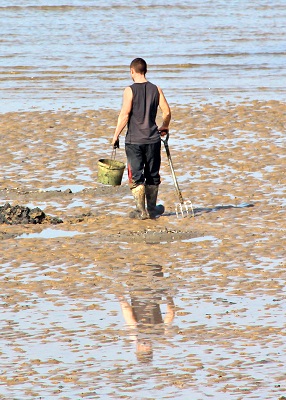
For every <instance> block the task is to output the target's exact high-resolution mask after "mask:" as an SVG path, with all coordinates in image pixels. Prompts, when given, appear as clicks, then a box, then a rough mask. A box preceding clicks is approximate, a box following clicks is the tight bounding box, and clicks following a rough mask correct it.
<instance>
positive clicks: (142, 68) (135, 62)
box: [130, 58, 147, 75]
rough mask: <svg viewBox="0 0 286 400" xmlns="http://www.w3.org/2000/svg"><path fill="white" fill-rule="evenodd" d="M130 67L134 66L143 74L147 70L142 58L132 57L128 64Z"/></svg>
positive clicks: (136, 70)
mask: <svg viewBox="0 0 286 400" xmlns="http://www.w3.org/2000/svg"><path fill="white" fill-rule="evenodd" d="M130 68H134V70H135V72H137V73H138V74H142V75H145V74H146V72H147V63H146V61H145V60H143V58H134V60H133V61H132V62H131V64H130Z"/></svg>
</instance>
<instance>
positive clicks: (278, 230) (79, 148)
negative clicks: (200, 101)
mask: <svg viewBox="0 0 286 400" xmlns="http://www.w3.org/2000/svg"><path fill="white" fill-rule="evenodd" d="M116 118H117V112H116V111H112V110H99V111H87V112H84V113H76V112H70V113H69V112H65V111H63V112H23V113H21V112H20V113H7V114H3V115H1V120H0V131H1V154H0V162H1V177H0V199H1V203H0V205H1V206H2V205H4V204H5V203H6V202H9V203H10V204H11V205H16V204H19V205H23V206H33V207H37V206H38V207H40V208H41V209H43V210H44V212H45V213H46V214H48V215H51V216H54V217H57V218H60V219H62V220H63V223H62V224H60V225H56V226H52V225H51V224H49V223H45V224H40V225H13V226H10V225H1V226H0V251H1V263H2V269H1V286H2V290H1V292H2V301H1V303H2V318H1V319H2V336H3V339H2V340H3V347H2V350H1V351H2V354H1V358H2V367H3V368H2V385H5V387H6V391H5V392H4V397H2V398H4V399H9V398H11V397H9V393H10V395H13V398H17V399H22V400H23V399H24V398H25V399H26V398H27V399H29V398H48V396H54V397H53V398H60V399H70V398H91V399H95V398H116V399H117V398H126V399H129V398H130V399H132V398H134V393H137V395H138V393H141V397H140V398H149V397H147V394H146V393H147V392H145V394H144V390H146V391H147V389H148V390H149V392H148V393H149V394H150V395H151V396H153V397H154V396H155V397H156V396H157V398H158V393H160V390H161V391H162V392H161V393H163V395H165V397H161V398H176V399H180V398H186V397H180V396H184V395H186V393H190V392H191V391H192V392H193V393H194V398H205V397H200V396H206V395H207V394H210V396H213V398H216V399H224V398H229V397H230V396H233V398H235V399H250V398H251V399H262V398H268V399H270V398H272V399H278V398H279V397H281V396H282V395H283V394H284V395H285V390H286V387H285V376H284V375H285V374H284V365H285V350H286V347H285V278H286V274H285V244H286V243H285V226H286V224H285V206H286V202H285V184H286V182H285V181H286V178H285V167H286V157H285V148H286V146H285V145H286V143H285V141H286V140H285V122H286V114H285V104H284V103H281V102H277V101H268V102H258V101H253V102H250V103H249V104H246V103H242V104H232V103H226V104H221V103H217V104H215V105H210V104H206V105H202V106H198V107H193V106H191V107H177V108H174V109H173V118H174V121H173V123H172V127H171V137H170V141H169V145H170V150H171V154H172V158H173V163H174V167H175V171H176V173H177V176H178V180H179V185H180V188H181V190H182V192H183V196H184V198H185V199H186V200H191V201H192V204H193V207H194V213H195V217H194V218H193V217H192V216H191V214H190V215H188V216H186V217H185V218H177V217H176V214H175V204H176V203H177V201H178V200H177V198H176V192H175V189H174V186H173V183H172V179H171V176H170V170H169V166H168V162H167V159H166V156H165V154H164V149H162V170H161V177H162V184H161V187H160V193H159V199H160V200H161V201H162V202H163V203H164V205H165V208H166V213H165V214H164V215H163V216H162V217H160V218H158V219H157V220H155V221H154V220H146V221H137V220H131V219H129V218H128V213H129V211H130V210H131V209H132V208H133V201H132V197H131V193H130V190H129V188H128V184H127V177H126V173H125V174H124V177H123V182H122V185H121V186H118V187H109V186H104V185H101V184H100V183H98V182H97V161H98V159H100V158H110V155H111V147H110V144H109V141H110V138H111V137H112V134H113V128H114V126H115V124H116ZM123 147H124V146H123V139H121V148H120V149H119V150H118V151H117V159H118V160H121V161H124V162H125V154H124V149H123ZM67 189H71V190H67ZM51 228H52V229H51ZM47 229H51V230H50V231H48V234H47V236H46V237H45V236H42V237H41V233H44V232H45V230H47ZM63 232H65V233H66V234H65V235H64V234H62V233H63ZM68 234H69V236H68ZM29 235H30V237H29ZM37 235H38V236H37ZM150 263H153V264H159V265H161V266H162V268H163V272H164V274H165V276H167V277H168V278H165V279H167V281H166V282H167V283H164V284H165V285H166V286H167V287H168V290H169V291H170V292H171V293H172V296H173V298H174V303H175V305H176V309H175V314H176V316H175V324H174V325H175V328H174V329H175V331H174V332H173V334H172V336H171V338H168V337H164V336H163V337H161V338H160V340H157V348H159V350H158V349H157V352H158V354H160V356H161V359H156V358H155V359H154V361H153V364H152V363H151V364H150V365H149V364H148V366H146V367H145V369H144V370H141V369H140V367H139V366H138V365H140V363H138V362H137V360H133V359H132V356H131V354H133V350H124V349H125V348H128V346H127V345H126V344H129V345H130V343H129V341H130V340H129V339H128V334H127V328H126V327H125V326H124V322H123V320H122V315H121V311H120V308H118V307H117V306H116V304H118V302H117V297H118V296H120V295H121V294H122V293H127V292H128V287H130V281H132V279H133V280H134V279H135V281H136V276H135V277H134V275H133V274H132V268H130V266H134V265H137V264H140V265H147V266H148V265H149V264H150ZM142 279H143V280H144V278H142ZM162 282H165V281H162ZM128 285H129V286H128ZM154 290H155V289H154ZM106 296H107V297H106ZM108 296H109V297H108ZM110 296H111V297H110ZM112 296H113V297H112ZM111 298H112V299H113V303H112V300H110V299H111ZM108 299H109V306H108V307H107V306H106V304H107V303H108V301H107V300H108ZM110 304H111V305H110ZM60 309H61V310H62V318H63V320H62V324H61V320H58V321H56V322H55V321H53V317H52V314H53V313H54V312H55V310H60ZM87 310H88V312H90V311H91V310H93V313H91V314H86V313H87ZM97 312H98V313H97ZM33 313H35V315H37V316H38V322H37V319H35V320H33V318H32V317H31V315H33ZM83 315H86V316H88V317H91V318H90V319H87V320H84V321H82V320H81V322H78V325H75V326H76V328H75V327H70V328H69V326H66V325H65V322H64V319H65V318H67V319H69V318H71V320H73V321H75V320H77V319H79V320H80V319H81V318H83V317H82V316H83ZM100 315H104V317H102V319H101V320H100V318H99V316H100ZM114 316H115V317H116V318H115V322H114V324H113V325H112V321H113V318H114ZM29 318H32V320H33V322H31V323H29ZM98 318H99V319H98ZM45 319H46V320H47V321H49V320H51V321H52V322H51V324H50V325H49V323H48V322H44V320H45ZM102 320H104V321H105V322H104V323H103V322H102V323H101V321H102ZM71 326H72V325H71ZM77 338H78V341H77ZM80 338H81V340H80ZM84 338H85V339H84ZM87 338H88V342H85V341H84V340H87ZM53 342H57V343H58V344H61V345H62V347H63V348H64V349H65V350H67V349H69V350H70V351H71V352H72V353H73V354H75V355H78V357H79V359H77V360H76V361H74V358H71V360H70V359H69V356H67V355H66V354H65V353H63V354H60V351H59V352H58V353H57V352H56V351H55V354H56V355H57V354H58V356H55V355H51V356H49V355H47V353H45V351H48V352H49V346H48V345H49V344H51V343H53ZM110 343H111V344H110ZM108 345H110V346H115V349H117V353H116V356H114V357H115V358H116V362H115V361H114V359H113V358H112V357H109V358H108V359H104V355H103V356H102V357H103V358H102V359H101V361H100V362H99V359H98V358H97V356H96V355H95V354H96V352H97V351H99V348H105V347H106V346H108ZM37 347H38V348H39V349H41V348H45V351H44V352H43V353H41V352H38V353H37V350H36V348H37ZM129 347H130V346H129ZM131 347H132V346H131ZM31 348H34V353H33V352H32V351H31ZM106 348H107V347H106ZM59 349H60V346H59ZM119 349H121V350H119ZM170 349H173V350H170ZM174 349H175V350H174ZM114 351H115V352H116V350H114ZM125 351H126V352H125ZM121 352H122V353H121ZM99 353H100V352H99ZM50 354H53V351H51V352H50ZM91 354H93V355H91ZM118 354H120V357H119V359H118ZM163 361H164V362H163ZM134 374H135V375H136V383H135V382H134V379H135V378H134ZM146 382H148V383H146ZM41 396H43V397H41ZM104 396H108V397H104ZM120 396H121V397H120ZM144 396H145V397H144ZM168 396H169V397H168ZM195 396H197V397H195ZM263 396H266V397H263ZM155 397H154V398H155ZM50 398H52V397H50Z"/></svg>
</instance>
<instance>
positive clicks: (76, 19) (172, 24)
mask: <svg viewBox="0 0 286 400" xmlns="http://www.w3.org/2000/svg"><path fill="white" fill-rule="evenodd" d="M0 20H1V24H0V37H1V55H0V59H1V63H0V64H1V66H0V81H1V97H2V99H3V100H4V101H2V102H1V106H0V112H6V111H13V110H19V109H22V110H27V109H32V108H34V109H51V110H53V109H59V108H64V109H73V108H75V109H83V108H85V109H86V108H88V109H98V108H108V107H112V108H115V109H119V108H120V106H121V95H122V90H123V88H124V87H125V86H126V85H129V84H130V77H129V71H128V69H129V68H128V66H129V64H130V61H131V60H132V59H133V58H135V57H138V56H139V57H140V56H141V57H144V58H146V60H147V62H148V64H149V65H150V67H149V74H148V78H149V79H150V80H151V81H154V83H157V84H159V85H160V86H161V87H162V88H163V89H164V91H165V94H166V96H167V98H168V99H169V101H170V103H171V104H190V103H194V102H195V103H197V102H202V101H203V102H214V101H217V100H222V101H226V100H235V101H239V100H245V99H249V100H252V99H261V100H263V99H264V100H268V99H277V100H280V99H281V100H282V99H284V98H285V85H283V84H282V82H283V81H285V78H286V76H285V68H284V58H285V45H284V42H285V30H286V28H285V27H286V23H285V22H286V9H285V4H284V0H275V1H272V2H271V4H270V3H269V1H267V0H263V1H253V2H248V1H232V2H229V1H225V0H216V1H210V0H208V1H205V2H203V3H202V2H199V1H192V2H191V3H190V2H189V1H173V0H172V1H171V0H167V1H166V0H164V1H162V0H160V1H157V2H156V5H155V4H154V2H152V1H149V0H144V1H140V2H138V1H137V2H132V3H130V2H127V1H117V0H109V1H102V0H98V1H93V0H84V1H80V0H69V1H53V2H51V1H49V2H47V1H46V0H40V1H30V2H29V3H28V4H27V2H26V1H24V0H22V1H16V0H9V1H7V0H3V1H2V2H1V6H0Z"/></svg>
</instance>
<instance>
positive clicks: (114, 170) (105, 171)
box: [97, 159, 125, 186]
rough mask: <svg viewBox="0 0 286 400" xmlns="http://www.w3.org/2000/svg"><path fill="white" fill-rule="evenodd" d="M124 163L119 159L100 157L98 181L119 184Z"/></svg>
mask: <svg viewBox="0 0 286 400" xmlns="http://www.w3.org/2000/svg"><path fill="white" fill-rule="evenodd" d="M124 169H125V164H124V163H123V162H121V161H115V160H109V159H101V160H99V161H98V172H97V178H98V182H100V183H103V184H104V185H112V186H119V185H121V181H122V176H123V172H124Z"/></svg>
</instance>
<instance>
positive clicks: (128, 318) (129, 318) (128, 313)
mask: <svg viewBox="0 0 286 400" xmlns="http://www.w3.org/2000/svg"><path fill="white" fill-rule="evenodd" d="M120 306H121V310H122V314H123V317H124V319H125V322H126V324H127V325H129V326H133V327H135V326H136V325H137V321H136V319H135V317H134V313H133V309H132V307H131V306H130V304H129V303H128V302H127V301H126V300H124V299H122V298H121V299H120Z"/></svg>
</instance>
